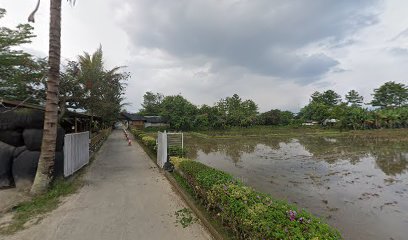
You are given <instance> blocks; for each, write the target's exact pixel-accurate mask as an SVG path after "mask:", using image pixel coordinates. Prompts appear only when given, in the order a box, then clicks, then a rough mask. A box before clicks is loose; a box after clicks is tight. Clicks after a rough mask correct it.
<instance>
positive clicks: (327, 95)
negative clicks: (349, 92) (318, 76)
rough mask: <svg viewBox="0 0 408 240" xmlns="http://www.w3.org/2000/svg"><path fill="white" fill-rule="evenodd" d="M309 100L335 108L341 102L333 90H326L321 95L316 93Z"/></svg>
mask: <svg viewBox="0 0 408 240" xmlns="http://www.w3.org/2000/svg"><path fill="white" fill-rule="evenodd" d="M311 98H312V102H316V103H322V104H324V105H326V106H335V105H337V104H339V103H340V102H341V96H340V95H339V94H337V93H336V92H335V91H333V90H327V91H324V92H323V93H320V92H318V91H316V92H314V93H313V94H312V96H311Z"/></svg>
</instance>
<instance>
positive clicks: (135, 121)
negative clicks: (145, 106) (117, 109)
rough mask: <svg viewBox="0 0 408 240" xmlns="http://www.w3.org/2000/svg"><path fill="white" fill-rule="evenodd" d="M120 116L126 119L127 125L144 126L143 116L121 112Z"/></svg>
mask: <svg viewBox="0 0 408 240" xmlns="http://www.w3.org/2000/svg"><path fill="white" fill-rule="evenodd" d="M122 117H123V118H124V120H126V121H127V127H134V128H144V123H145V118H144V117H143V116H141V115H139V114H134V113H127V112H123V113H122Z"/></svg>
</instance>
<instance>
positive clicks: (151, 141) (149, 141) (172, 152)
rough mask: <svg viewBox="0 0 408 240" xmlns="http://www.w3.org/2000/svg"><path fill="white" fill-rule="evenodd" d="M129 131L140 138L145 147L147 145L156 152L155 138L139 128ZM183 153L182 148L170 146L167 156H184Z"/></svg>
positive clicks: (184, 151) (184, 152)
mask: <svg viewBox="0 0 408 240" xmlns="http://www.w3.org/2000/svg"><path fill="white" fill-rule="evenodd" d="M130 131H131V132H132V134H133V135H134V136H135V137H136V138H138V139H140V140H141V141H142V143H143V144H144V145H145V146H146V147H148V148H149V149H150V150H152V151H153V152H155V153H156V152H157V146H156V139H155V138H153V137H151V136H148V135H147V134H146V133H145V132H144V131H142V130H139V129H131V130H130ZM185 154H186V150H185V149H184V150H183V149H182V148H181V147H179V146H170V147H169V149H168V155H169V156H177V157H183V156H185Z"/></svg>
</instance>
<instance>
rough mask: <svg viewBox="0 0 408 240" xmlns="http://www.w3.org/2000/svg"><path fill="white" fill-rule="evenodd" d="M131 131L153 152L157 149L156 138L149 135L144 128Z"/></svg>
mask: <svg viewBox="0 0 408 240" xmlns="http://www.w3.org/2000/svg"><path fill="white" fill-rule="evenodd" d="M130 132H131V133H132V134H133V135H134V136H135V137H136V138H138V139H139V140H141V141H142V143H143V144H144V145H145V146H146V147H148V148H149V149H150V150H152V151H153V152H156V151H157V147H156V139H154V138H153V137H150V136H147V135H146V134H145V133H144V132H143V131H142V130H139V129H131V130H130Z"/></svg>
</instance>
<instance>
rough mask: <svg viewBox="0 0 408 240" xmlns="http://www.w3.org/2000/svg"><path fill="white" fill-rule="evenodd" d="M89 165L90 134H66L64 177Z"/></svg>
mask: <svg viewBox="0 0 408 240" xmlns="http://www.w3.org/2000/svg"><path fill="white" fill-rule="evenodd" d="M88 163H89V132H82V133H73V134H66V135H65V139H64V176H65V177H68V176H71V175H72V174H73V173H74V172H76V171H78V170H79V169H81V168H82V167H83V166H85V165H86V164H88Z"/></svg>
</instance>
